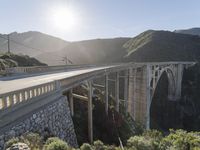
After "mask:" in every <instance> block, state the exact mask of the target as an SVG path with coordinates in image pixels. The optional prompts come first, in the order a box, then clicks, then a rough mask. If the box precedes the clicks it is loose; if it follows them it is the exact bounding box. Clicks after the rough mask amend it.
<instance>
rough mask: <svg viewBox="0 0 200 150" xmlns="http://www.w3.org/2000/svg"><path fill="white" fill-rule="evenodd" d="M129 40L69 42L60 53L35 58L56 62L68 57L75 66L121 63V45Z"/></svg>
mask: <svg viewBox="0 0 200 150" xmlns="http://www.w3.org/2000/svg"><path fill="white" fill-rule="evenodd" d="M128 40H130V38H114V39H95V40H87V41H80V42H71V43H69V44H68V45H67V46H66V47H65V48H63V49H62V50H61V51H57V52H49V53H44V54H42V55H40V56H38V57H36V58H38V59H39V60H41V59H44V58H46V60H48V59H49V58H51V61H55V62H58V60H62V58H63V57H68V58H69V59H70V60H71V61H72V62H73V63H75V64H87V63H108V62H118V61H121V60H122V58H123V56H124V55H125V54H126V50H125V48H124V47H123V44H124V43H126V42H127V41H128Z"/></svg>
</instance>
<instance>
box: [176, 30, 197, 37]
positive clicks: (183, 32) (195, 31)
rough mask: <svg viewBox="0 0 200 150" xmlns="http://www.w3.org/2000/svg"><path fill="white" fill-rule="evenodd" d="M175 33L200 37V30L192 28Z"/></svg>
mask: <svg viewBox="0 0 200 150" xmlns="http://www.w3.org/2000/svg"><path fill="white" fill-rule="evenodd" d="M174 32H175V33H182V34H191V35H198V36H200V28H190V29H184V30H175V31H174Z"/></svg>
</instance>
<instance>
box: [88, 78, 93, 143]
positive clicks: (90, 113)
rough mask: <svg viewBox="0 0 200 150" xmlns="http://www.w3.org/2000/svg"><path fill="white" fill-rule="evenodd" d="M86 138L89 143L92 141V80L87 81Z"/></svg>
mask: <svg viewBox="0 0 200 150" xmlns="http://www.w3.org/2000/svg"><path fill="white" fill-rule="evenodd" d="M88 87H89V91H88V138H89V141H90V143H93V117H92V109H93V108H92V107H93V106H92V95H93V92H92V82H91V81H88Z"/></svg>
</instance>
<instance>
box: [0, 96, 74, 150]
mask: <svg viewBox="0 0 200 150" xmlns="http://www.w3.org/2000/svg"><path fill="white" fill-rule="evenodd" d="M26 132H37V133H40V135H41V136H45V135H46V134H47V133H48V134H51V135H53V136H57V137H59V138H61V139H63V140H65V141H66V142H68V144H69V145H71V146H73V147H77V139H76V135H75V131H74V125H73V121H72V118H71V115H70V109H69V106H68V101H67V98H66V97H65V96H62V97H60V98H59V99H58V100H55V101H54V102H53V103H51V104H49V105H48V106H43V107H41V108H40V109H39V110H37V111H35V112H33V113H32V114H30V115H28V116H26V117H24V119H23V121H20V122H19V123H16V124H15V125H13V126H12V127H11V128H9V129H8V130H7V131H5V132H4V133H3V134H1V135H0V150H2V149H3V146H4V143H5V142H6V141H8V140H9V139H11V138H13V137H17V136H20V135H22V134H23V133H26Z"/></svg>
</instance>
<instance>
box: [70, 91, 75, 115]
mask: <svg viewBox="0 0 200 150" xmlns="http://www.w3.org/2000/svg"><path fill="white" fill-rule="evenodd" d="M72 92H73V89H70V90H69V104H70V111H71V115H72V116H74V99H73V95H72Z"/></svg>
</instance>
